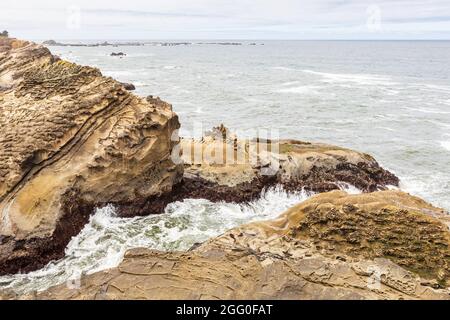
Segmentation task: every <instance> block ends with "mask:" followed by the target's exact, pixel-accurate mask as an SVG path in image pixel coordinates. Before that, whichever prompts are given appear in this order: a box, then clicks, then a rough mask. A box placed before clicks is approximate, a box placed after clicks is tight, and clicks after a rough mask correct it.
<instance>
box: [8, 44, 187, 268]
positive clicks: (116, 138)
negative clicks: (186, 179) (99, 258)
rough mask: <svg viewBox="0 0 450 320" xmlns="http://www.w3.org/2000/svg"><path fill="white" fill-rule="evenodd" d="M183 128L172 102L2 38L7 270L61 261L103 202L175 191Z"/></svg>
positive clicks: (32, 46) (37, 48)
mask: <svg viewBox="0 0 450 320" xmlns="http://www.w3.org/2000/svg"><path fill="white" fill-rule="evenodd" d="M178 127H179V122H178V118H177V116H176V115H175V114H174V113H173V112H172V110H171V106H170V105H169V104H167V103H165V102H163V101H161V100H159V99H157V98H155V99H153V98H152V99H142V98H139V97H137V96H134V95H132V94H130V93H128V91H127V90H125V88H124V87H123V86H122V85H121V84H120V83H118V82H116V81H115V80H113V79H111V78H106V77H103V76H102V75H101V73H100V71H99V70H97V69H94V68H90V67H82V66H79V65H76V64H73V63H70V62H67V61H63V60H60V59H58V58H57V57H55V56H53V55H51V53H50V52H49V50H48V49H46V48H45V47H43V46H41V45H36V44H34V43H30V42H25V41H19V40H15V39H10V38H1V39H0V274H5V273H14V272H17V271H30V270H32V269H36V268H38V267H41V266H43V265H44V264H45V263H47V262H49V261H50V260H53V259H56V258H59V257H61V256H62V254H63V251H64V248H65V246H66V244H67V243H68V241H69V240H70V238H71V237H72V236H74V235H76V234H77V233H78V232H79V231H80V230H81V228H82V226H83V225H84V224H85V223H86V222H87V220H88V216H89V215H90V214H91V212H92V209H93V207H94V206H97V205H102V204H104V203H116V204H120V203H125V202H131V201H133V200H134V199H136V198H157V197H161V196H164V195H165V194H167V193H169V192H170V191H171V190H172V186H173V185H174V184H175V183H178V182H179V181H180V180H181V176H182V169H183V168H182V166H180V165H176V164H174V163H173V162H172V160H171V158H170V154H171V151H172V149H173V147H174V146H175V145H176V144H177V143H178V142H177V141H172V139H171V137H172V133H173V132H174V131H175V130H176V129H178ZM148 213H152V212H148Z"/></svg>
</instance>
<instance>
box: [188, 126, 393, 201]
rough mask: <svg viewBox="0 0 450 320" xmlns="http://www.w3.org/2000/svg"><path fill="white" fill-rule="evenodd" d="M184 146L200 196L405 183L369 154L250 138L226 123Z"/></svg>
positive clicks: (242, 196) (245, 197)
mask: <svg viewBox="0 0 450 320" xmlns="http://www.w3.org/2000/svg"><path fill="white" fill-rule="evenodd" d="M180 148H181V150H182V159H183V161H184V164H185V169H184V178H185V180H186V181H190V183H191V184H192V183H193V184H195V185H196V187H195V188H192V190H185V191H184V193H187V194H189V196H190V197H194V198H197V197H202V198H207V199H210V200H213V201H216V200H223V199H227V200H230V201H249V200H252V199H254V198H255V197H257V196H258V195H259V194H260V192H261V190H262V189H263V188H267V187H269V186H273V185H275V184H280V185H282V186H284V188H285V189H287V190H301V189H305V190H308V191H314V192H327V191H331V190H336V189H340V188H342V187H343V186H345V184H348V185H352V186H355V187H357V188H358V189H360V190H362V191H364V192H373V191H377V190H384V189H386V188H387V187H388V186H398V184H399V180H398V178H397V177H396V176H395V175H393V174H392V173H390V172H389V171H387V170H385V169H383V168H381V167H380V166H379V164H378V163H377V161H376V160H375V159H374V158H373V157H371V156H370V155H368V154H364V153H361V152H357V151H353V150H349V149H345V148H340V147H337V146H332V145H327V144H322V143H309V142H302V141H296V140H273V141H271V140H262V139H261V140H258V139H256V140H255V139H254V140H244V139H239V138H238V137H236V136H235V135H234V134H233V133H231V132H230V131H229V130H227V129H226V128H225V127H223V126H221V127H218V128H214V129H213V131H212V132H210V133H209V134H208V135H206V136H205V137H203V139H201V140H193V139H183V140H182V141H181V143H180ZM196 190H197V191H200V190H201V192H200V193H198V192H196ZM197 193H198V194H197Z"/></svg>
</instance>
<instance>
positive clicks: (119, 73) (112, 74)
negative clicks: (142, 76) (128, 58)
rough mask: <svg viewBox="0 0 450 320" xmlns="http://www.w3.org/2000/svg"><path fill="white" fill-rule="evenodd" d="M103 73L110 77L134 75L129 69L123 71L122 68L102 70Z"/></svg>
mask: <svg viewBox="0 0 450 320" xmlns="http://www.w3.org/2000/svg"><path fill="white" fill-rule="evenodd" d="M103 74H104V75H105V76H107V77H112V78H122V77H132V76H133V75H134V74H133V72H131V71H123V70H117V71H103Z"/></svg>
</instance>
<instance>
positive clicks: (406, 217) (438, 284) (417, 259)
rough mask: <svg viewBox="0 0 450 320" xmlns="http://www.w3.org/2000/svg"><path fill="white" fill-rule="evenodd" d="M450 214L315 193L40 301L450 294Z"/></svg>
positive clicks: (133, 257)
mask: <svg viewBox="0 0 450 320" xmlns="http://www.w3.org/2000/svg"><path fill="white" fill-rule="evenodd" d="M449 224H450V219H449V217H448V214H447V213H445V212H444V211H443V210H441V209H438V208H434V207H432V206H431V205H429V204H427V203H425V202H424V201H422V200H420V199H418V198H416V197H412V196H410V195H408V194H405V193H402V192H400V191H382V192H376V193H372V194H363V195H348V194H347V193H345V192H342V191H333V192H330V193H325V194H321V195H317V196H314V197H312V198H311V199H309V200H307V201H305V202H304V203H302V204H300V205H298V206H296V207H293V208H292V209H290V210H289V211H287V212H286V213H285V214H283V215H282V216H280V218H278V219H277V220H274V221H268V222H259V223H253V224H249V225H245V226H242V227H238V228H236V229H234V230H231V231H229V232H227V233H225V234H224V235H222V236H220V237H218V238H216V239H212V240H210V241H208V242H206V243H204V244H203V245H201V246H199V247H197V248H195V249H193V250H192V251H190V252H185V253H177V252H173V253H164V252H157V251H151V250H147V249H135V250H131V251H129V252H128V253H127V254H126V256H125V259H124V261H123V262H122V263H121V264H120V266H119V267H117V268H115V269H112V270H107V271H103V272H99V273H96V274H93V275H90V276H87V277H84V278H82V280H81V287H80V288H77V289H69V288H68V287H67V286H66V285H65V284H63V285H60V286H57V287H54V288H51V289H50V290H48V291H46V292H43V293H40V294H38V295H37V296H28V297H24V298H33V299H34V298H38V299H449V298H450V291H449V289H448V286H449V284H450V282H449V276H450V247H449V245H450V233H449V229H448V228H449Z"/></svg>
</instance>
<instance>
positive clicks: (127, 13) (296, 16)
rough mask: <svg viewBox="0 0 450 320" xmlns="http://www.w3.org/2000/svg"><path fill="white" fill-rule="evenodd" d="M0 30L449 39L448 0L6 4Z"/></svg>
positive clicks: (43, 35)
mask: <svg viewBox="0 0 450 320" xmlns="http://www.w3.org/2000/svg"><path fill="white" fill-rule="evenodd" d="M0 29H7V30H9V31H10V34H11V35H12V36H15V37H20V38H26V39H32V40H45V39H56V40H68V39H80V40H88V39H91V40H93V39H96V40H97V39H98V40H100V39H105V40H114V39H117V40H131V39H134V40H138V39H447V40H450V0H391V1H386V0H381V1H369V0H348V1H345V0H309V1H303V0H236V1H234V0H121V1H113V0H79V1H76V0H74V1H62V0H39V1H35V0H34V1H32V0H28V1H26V0H4V1H2V4H0Z"/></svg>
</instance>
